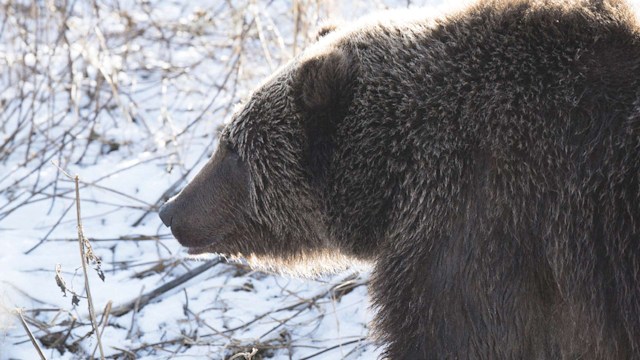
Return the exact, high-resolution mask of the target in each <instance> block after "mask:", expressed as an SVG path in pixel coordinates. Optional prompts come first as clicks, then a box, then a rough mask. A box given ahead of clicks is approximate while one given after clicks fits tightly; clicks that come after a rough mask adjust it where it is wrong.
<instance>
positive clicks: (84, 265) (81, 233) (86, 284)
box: [73, 175, 104, 360]
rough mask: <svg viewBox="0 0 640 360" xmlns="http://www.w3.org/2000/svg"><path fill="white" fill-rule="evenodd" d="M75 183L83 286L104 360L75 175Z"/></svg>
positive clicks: (101, 356)
mask: <svg viewBox="0 0 640 360" xmlns="http://www.w3.org/2000/svg"><path fill="white" fill-rule="evenodd" d="M73 179H74V181H75V184H76V216H77V221H78V245H79V246H80V262H82V273H83V274H84V288H85V290H86V291H87V303H88V304H89V316H90V317H91V325H92V326H93V331H94V332H95V333H96V339H97V341H98V349H100V359H102V360H104V350H103V349H102V341H101V340H100V329H99V328H98V323H97V322H96V312H95V310H94V307H93V298H92V297H91V290H90V288H89V275H88V273H87V261H86V257H85V253H84V239H85V237H84V231H83V230H82V219H81V216H80V215H81V214H80V178H79V177H78V175H76V176H75V177H74V178H73Z"/></svg>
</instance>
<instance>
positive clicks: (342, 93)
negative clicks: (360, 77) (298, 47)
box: [294, 49, 356, 112]
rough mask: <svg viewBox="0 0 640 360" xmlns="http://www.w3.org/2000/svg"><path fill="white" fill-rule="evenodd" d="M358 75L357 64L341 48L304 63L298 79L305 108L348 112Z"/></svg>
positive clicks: (297, 75) (297, 87)
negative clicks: (345, 110)
mask: <svg viewBox="0 0 640 360" xmlns="http://www.w3.org/2000/svg"><path fill="white" fill-rule="evenodd" d="M355 76H356V67H355V65H354V61H353V60H352V58H351V56H350V55H349V54H347V53H346V51H344V50H341V49H334V50H332V51H331V52H327V53H323V54H320V55H317V56H313V57H310V58H306V59H304V60H302V64H300V67H299V68H298V71H297V73H296V75H295V80H294V82H295V85H294V86H295V87H296V93H297V94H298V96H299V100H300V103H301V106H302V108H303V109H305V110H311V111H329V112H333V111H334V110H344V108H345V107H346V106H347V105H348V102H349V101H350V99H351V91H350V89H351V87H352V85H353V82H354V79H355Z"/></svg>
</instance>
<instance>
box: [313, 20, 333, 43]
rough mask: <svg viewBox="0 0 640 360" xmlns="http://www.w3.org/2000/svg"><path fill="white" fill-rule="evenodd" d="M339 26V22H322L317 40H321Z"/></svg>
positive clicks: (317, 33)
mask: <svg viewBox="0 0 640 360" xmlns="http://www.w3.org/2000/svg"><path fill="white" fill-rule="evenodd" d="M337 28H338V24H337V23H333V22H325V23H323V24H321V25H320V27H318V30H317V31H316V40H320V39H321V38H323V37H324V36H326V35H327V34H329V33H332V32H334V31H335V30H336V29H337Z"/></svg>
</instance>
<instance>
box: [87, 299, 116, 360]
mask: <svg viewBox="0 0 640 360" xmlns="http://www.w3.org/2000/svg"><path fill="white" fill-rule="evenodd" d="M112 304H113V302H112V301H111V300H109V302H108V303H107V305H105V307H104V311H103V312H102V318H101V319H100V323H101V324H102V329H101V330H100V334H101V335H102V334H104V330H105V329H106V327H107V324H108V323H109V314H110V313H111V305H112ZM98 344H99V343H98ZM98 344H96V346H95V347H94V348H93V352H92V353H91V357H93V356H94V355H95V354H96V351H97V350H98Z"/></svg>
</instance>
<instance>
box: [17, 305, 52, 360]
mask: <svg viewBox="0 0 640 360" xmlns="http://www.w3.org/2000/svg"><path fill="white" fill-rule="evenodd" d="M16 313H17V314H18V318H19V319H20V322H21V323H22V327H24V331H26V332H27V335H29V339H30V340H31V343H32V344H33V347H34V348H36V351H37V352H38V355H39V356H40V359H42V360H47V358H46V356H44V353H43V352H42V349H40V346H39V345H38V342H37V341H36V338H35V337H34V336H33V333H32V332H31V330H29V325H27V322H26V320H25V319H24V316H22V310H20V309H16Z"/></svg>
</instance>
